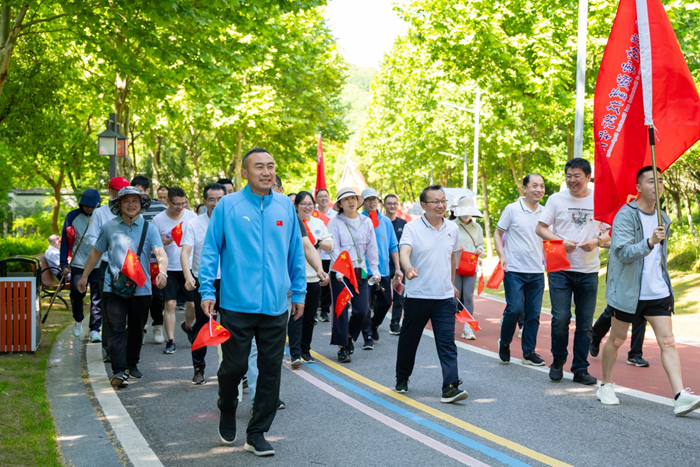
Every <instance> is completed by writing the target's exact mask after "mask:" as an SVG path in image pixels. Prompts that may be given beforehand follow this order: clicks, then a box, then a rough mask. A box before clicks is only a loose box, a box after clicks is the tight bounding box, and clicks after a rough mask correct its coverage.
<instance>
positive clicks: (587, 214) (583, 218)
mask: <svg viewBox="0 0 700 467" xmlns="http://www.w3.org/2000/svg"><path fill="white" fill-rule="evenodd" d="M569 213H570V214H571V222H572V223H573V224H574V226H575V227H576V228H577V229H578V230H581V229H583V228H584V227H585V226H586V224H588V223H589V222H591V221H592V220H593V210H588V209H579V208H569Z"/></svg>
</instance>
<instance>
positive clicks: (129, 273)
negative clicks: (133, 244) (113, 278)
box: [122, 250, 146, 287]
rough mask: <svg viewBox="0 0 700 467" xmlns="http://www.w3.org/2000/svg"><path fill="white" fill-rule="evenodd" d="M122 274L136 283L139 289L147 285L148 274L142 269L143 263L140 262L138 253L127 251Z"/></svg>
mask: <svg viewBox="0 0 700 467" xmlns="http://www.w3.org/2000/svg"><path fill="white" fill-rule="evenodd" d="M122 274H124V275H125V276H126V277H128V278H129V279H131V280H132V281H134V282H136V285H138V286H139V287H143V284H145V283H146V274H145V273H144V272H143V268H142V267H141V261H139V257H138V256H136V253H134V252H133V251H131V250H127V251H126V258H124V264H123V265H122Z"/></svg>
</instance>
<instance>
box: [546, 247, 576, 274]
mask: <svg viewBox="0 0 700 467" xmlns="http://www.w3.org/2000/svg"><path fill="white" fill-rule="evenodd" d="M543 242H544V261H545V263H547V272H557V271H565V270H567V269H571V263H569V258H567V257H566V247H565V246H564V240H543Z"/></svg>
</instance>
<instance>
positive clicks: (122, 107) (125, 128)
mask: <svg viewBox="0 0 700 467" xmlns="http://www.w3.org/2000/svg"><path fill="white" fill-rule="evenodd" d="M130 84H131V80H130V79H129V77H128V76H126V77H124V78H122V77H121V76H119V73H117V76H116V79H115V82H114V86H115V89H116V94H117V98H116V99H115V102H114V113H115V114H117V123H119V125H120V126H121V128H120V129H119V131H120V132H121V133H122V134H124V135H128V134H129V117H130V111H129V106H128V104H127V99H128V98H129V94H130V91H131V89H130ZM117 166H118V175H119V176H121V177H124V178H126V179H127V180H131V179H132V178H133V176H134V171H135V169H136V167H135V166H134V165H133V164H132V163H131V159H130V158H129V157H119V158H118V160H117Z"/></svg>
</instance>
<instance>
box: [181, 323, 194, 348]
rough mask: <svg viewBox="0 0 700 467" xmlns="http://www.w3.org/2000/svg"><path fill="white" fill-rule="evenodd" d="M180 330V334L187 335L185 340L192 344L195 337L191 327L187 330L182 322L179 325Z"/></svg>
mask: <svg viewBox="0 0 700 467" xmlns="http://www.w3.org/2000/svg"><path fill="white" fill-rule="evenodd" d="M180 328H181V329H182V332H184V333H185V334H187V340H188V341H190V344H192V343H193V342H194V339H195V338H196V337H197V336H195V335H194V331H193V330H192V327H191V326H190V328H189V329H187V324H186V323H185V321H183V322H182V323H180Z"/></svg>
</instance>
